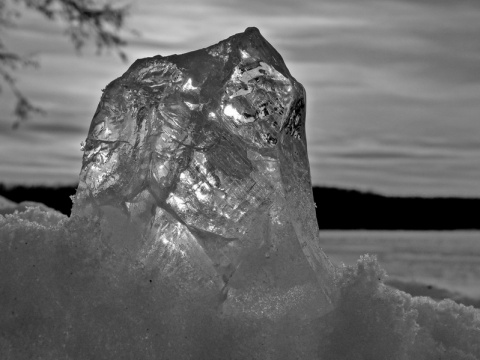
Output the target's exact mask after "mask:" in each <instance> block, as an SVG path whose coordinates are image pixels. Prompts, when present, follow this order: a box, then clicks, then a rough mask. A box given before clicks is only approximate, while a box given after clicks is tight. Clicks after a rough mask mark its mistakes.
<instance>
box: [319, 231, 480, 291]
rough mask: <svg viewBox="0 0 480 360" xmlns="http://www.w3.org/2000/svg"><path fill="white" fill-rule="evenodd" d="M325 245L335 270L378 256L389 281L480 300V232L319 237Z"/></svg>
mask: <svg viewBox="0 0 480 360" xmlns="http://www.w3.org/2000/svg"><path fill="white" fill-rule="evenodd" d="M321 239H322V248H323V249H324V251H325V252H326V253H327V255H328V256H329V257H330V259H331V260H332V261H333V262H335V263H337V264H341V263H345V264H346V265H353V264H354V263H355V262H356V261H357V260H358V258H359V256H360V255H362V254H366V253H369V254H376V255H377V258H378V260H379V262H380V264H381V266H382V267H383V268H384V269H385V270H386V271H387V274H388V275H389V277H390V279H399V280H401V281H403V282H406V283H421V284H425V285H426V286H429V285H430V286H435V287H438V288H444V289H446V290H449V291H454V292H458V293H460V294H461V295H463V296H467V297H470V298H476V299H480V231H367V230H364V231H321Z"/></svg>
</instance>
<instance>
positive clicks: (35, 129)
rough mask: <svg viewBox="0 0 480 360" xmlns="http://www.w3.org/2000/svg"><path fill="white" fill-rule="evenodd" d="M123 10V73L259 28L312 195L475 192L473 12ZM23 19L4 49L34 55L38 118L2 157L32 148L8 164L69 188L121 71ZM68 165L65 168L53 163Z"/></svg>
mask: <svg viewBox="0 0 480 360" xmlns="http://www.w3.org/2000/svg"><path fill="white" fill-rule="evenodd" d="M132 8H133V14H132V17H131V18H130V24H129V26H130V27H131V28H134V29H137V30H139V31H140V33H141V37H136V36H133V35H128V39H129V41H130V44H131V45H130V47H128V48H127V53H128V55H129V57H130V59H131V60H134V59H136V58H138V57H147V56H154V55H157V54H161V55H169V54H172V53H182V52H186V51H191V50H195V49H198V48H202V47H205V46H208V45H211V44H213V43H216V42H218V41H219V40H221V39H224V38H226V37H228V36H230V35H232V34H234V33H237V32H240V31H243V30H244V29H245V28H246V27H248V26H257V27H258V28H259V29H260V30H261V32H262V34H263V35H264V36H265V37H266V38H267V40H268V41H270V42H271V43H272V45H273V46H274V47H275V48H277V49H278V50H279V52H280V53H281V54H282V56H283V57H284V59H285V61H286V63H287V65H288V66H289V68H290V70H291V72H292V74H293V75H294V76H295V77H296V78H297V79H298V80H299V81H300V82H302V83H303V84H304V85H305V86H306V88H307V92H308V111H307V114H308V115H307V117H308V125H307V126H308V128H309V130H308V142H309V148H310V163H311V165H312V176H313V183H314V184H322V183H328V184H329V185H335V184H338V185H342V186H349V187H360V188H371V189H373V190H376V189H377V190H379V191H383V192H387V193H392V194H395V193H402V194H408V193H415V194H418V193H422V192H423V193H429V194H447V195H455V194H461V195H468V194H471V195H477V194H478V193H480V184H477V183H478V175H480V164H479V161H478V160H477V159H479V158H480V150H479V148H480V147H479V146H478V145H479V144H478V139H476V136H475V134H478V132H479V130H480V124H479V122H478V115H479V114H480V104H479V102H478V94H480V61H479V60H480V46H479V45H478V44H479V43H478V34H480V3H479V2H478V1H468V0H459V1H447V0H435V1H434V0H431V1H427V0H418V1H417V0H415V1H413V0H386V1H385V0H355V1H354V0H324V1H321V2H318V1H315V0H302V1H291V0H279V1H275V2H274V3H273V2H271V1H257V0H255V1H254V0H245V1H242V2H233V1H223V0H222V1H220V0H203V1H193V0H188V1H185V2H182V4H181V5H180V4H179V3H178V2H177V1H172V0H166V1H162V2H157V1H153V0H148V1H138V0H137V1H134V2H133V7H132ZM25 20H26V22H25V24H24V25H22V27H20V28H19V30H18V31H16V32H15V31H14V32H13V33H12V34H10V38H9V40H10V41H11V43H12V44H16V45H17V46H18V48H19V49H20V50H21V51H23V52H29V51H36V50H38V51H39V58H40V60H41V62H42V67H41V69H40V70H39V71H38V72H33V71H28V72H27V73H26V76H21V75H20V78H21V84H23V85H24V86H25V87H26V89H27V92H28V94H29V95H31V97H32V98H34V100H36V101H38V102H39V103H40V104H41V105H43V106H44V107H46V108H47V109H48V110H49V115H48V117H47V118H36V119H33V121H32V122H31V123H30V124H27V126H26V127H25V128H24V129H22V130H21V135H14V134H12V133H11V132H9V131H7V132H6V133H5V134H8V136H3V137H1V140H2V143H1V144H0V149H2V150H3V151H7V152H9V151H13V150H12V149H16V151H17V152H18V151H19V150H18V149H19V148H22V149H23V147H25V149H27V142H29V145H28V146H29V149H30V150H24V149H23V150H22V151H20V153H21V154H22V155H18V159H24V160H21V161H20V160H18V163H19V164H23V165H25V167H26V168H27V167H28V166H32V165H31V163H28V164H29V165H28V166H27V163H26V160H25V159H27V158H29V159H30V160H32V159H35V158H37V159H38V163H41V164H44V165H45V164H46V163H50V164H51V168H50V170H48V169H47V168H48V166H46V165H45V166H44V169H45V171H44V172H43V173H42V171H43V170H41V169H40V168H38V167H36V168H35V169H36V170H35V171H37V172H38V175H37V177H36V179H37V181H46V179H51V178H52V174H53V173H54V171H51V169H58V168H59V167H60V168H62V169H67V168H68V169H70V170H65V171H63V172H62V174H64V175H65V174H66V172H68V171H71V174H72V178H74V177H76V174H77V170H76V169H78V168H79V166H80V155H81V154H80V152H79V151H78V143H79V142H80V141H81V140H82V139H83V138H84V137H85V135H86V131H87V129H88V125H89V122H90V120H91V116H92V115H93V113H94V111H95V108H96V105H97V103H98V101H99V98H100V94H101V93H100V90H101V89H102V88H103V87H105V85H106V84H107V83H108V82H110V81H111V80H113V79H114V78H116V77H118V76H120V75H121V74H122V73H123V72H124V71H126V69H127V67H128V66H127V65H126V64H122V63H121V62H120V61H119V60H118V59H117V58H116V57H115V56H114V55H111V56H103V57H98V56H95V55H94V50H93V49H91V48H87V49H85V52H84V55H83V56H81V57H77V56H76V55H75V53H74V51H73V50H72V47H71V46H70V44H68V41H67V40H65V39H63V38H62V36H61V34H60V33H59V29H58V27H56V26H55V25H52V24H48V23H46V22H45V21H43V20H41V19H39V18H38V17H35V16H30V15H27V16H26V17H25ZM5 99H6V98H5V97H4V98H3V99H2V100H4V103H2V109H7V108H8V104H5ZM7 100H8V99H7ZM6 102H7V103H8V101H6ZM5 114H6V112H4V114H3V115H4V117H5ZM4 123H5V122H4ZM56 124H60V125H56ZM1 129H3V128H1ZM19 134H20V133H19ZM359 144H360V145H359ZM362 144H363V145H362ZM65 152H68V153H69V154H71V157H67V159H66V158H64V157H62V155H61V154H60V153H65ZM55 154H58V155H55ZM47 155H48V156H49V161H47V162H46V163H45V161H44V159H43V157H44V156H47ZM12 156H13V157H12ZM14 158H15V156H14V155H9V157H8V159H9V160H8V166H9V167H8V171H7V170H6V166H7V165H5V166H4V164H6V163H7V162H6V161H5V159H6V157H5V155H0V181H2V180H5V179H7V177H8V178H9V179H11V178H14V176H15V175H14V174H15V171H14V161H13V159H14ZM74 159H77V160H74ZM30 160H29V161H30ZM67 161H72V162H75V161H78V164H74V166H73V165H67ZM58 164H61V165H60V166H58ZM26 168H24V169H23V168H22V169H21V170H18V171H19V174H20V173H21V174H24V173H25V172H28V171H27V170H26ZM73 169H75V171H73ZM439 169H442V170H439ZM7 173H8V174H10V175H8V176H7V175H5V174H7ZM64 175H62V176H61V178H62V179H65V176H64ZM19 176H20V175H19ZM22 176H23V175H22ZM19 178H20V177H19ZM429 182H431V183H432V184H436V185H435V186H431V187H429V186H428V184H429ZM465 184H468V186H466V185H465ZM475 184H477V185H475ZM465 189H467V190H465ZM432 191H433V193H432Z"/></svg>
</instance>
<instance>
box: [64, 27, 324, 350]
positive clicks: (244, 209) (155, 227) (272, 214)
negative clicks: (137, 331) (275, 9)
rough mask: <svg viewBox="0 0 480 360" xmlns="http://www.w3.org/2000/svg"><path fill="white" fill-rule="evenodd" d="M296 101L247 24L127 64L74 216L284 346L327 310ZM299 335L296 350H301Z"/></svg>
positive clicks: (94, 139) (110, 94)
mask: <svg viewBox="0 0 480 360" xmlns="http://www.w3.org/2000/svg"><path fill="white" fill-rule="evenodd" d="M305 106H306V98H305V90H304V88H303V86H302V85H301V84H300V83H299V82H298V81H296V80H295V79H294V78H293V77H292V76H291V74H290V72H289V71H288V69H287V67H286V66H285V64H284V62H283V59H282V57H281V56H280V54H279V53H278V52H277V51H276V50H275V49H274V48H273V47H272V46H271V45H270V44H269V43H268V42H267V41H266V40H265V39H264V38H263V37H262V36H261V34H260V32H259V31H258V30H257V29H256V28H248V29H246V31H245V32H244V33H240V34H236V35H234V36H232V37H230V38H228V39H226V40H224V41H221V42H220V43H218V44H216V45H213V46H210V47H208V48H205V49H201V50H197V51H193V52H190V53H186V54H182V55H172V56H168V57H162V56H155V57H152V58H146V59H141V60H137V61H136V62H135V63H134V64H133V65H132V66H131V67H130V69H129V70H128V71H127V72H126V73H125V74H124V75H123V76H121V77H120V78H118V79H116V80H114V81H113V82H112V83H110V84H109V85H108V86H107V87H106V89H105V90H104V93H103V96H102V98H101V100H100V104H99V106H98V109H97V111H96V113H95V115H94V118H93V120H92V123H91V126H90V130H89V133H88V137H87V139H86V142H85V144H84V157H83V166H82V171H81V174H80V185H79V187H78V191H77V195H76V201H75V206H74V209H73V216H86V215H88V216H98V217H99V218H100V219H101V221H102V224H103V229H104V230H103V232H104V233H107V232H109V233H111V235H112V236H111V239H112V240H111V241H112V242H113V243H116V244H117V245H114V246H117V247H118V249H119V251H120V249H128V250H127V251H129V252H130V253H132V254H135V258H136V264H137V265H138V266H143V267H146V268H150V269H159V271H160V272H161V274H160V276H161V277H162V278H163V280H165V279H169V280H170V282H171V284H172V286H173V287H174V288H182V289H183V290H185V291H186V293H191V294H194V293H195V294H209V296H208V299H212V298H213V299H216V300H215V301H213V303H212V302H211V301H210V300H209V301H210V303H209V304H205V305H206V306H207V305H208V306H210V307H215V309H217V310H218V313H219V314H222V316H226V317H229V316H240V317H243V318H245V319H246V318H254V319H257V320H265V319H268V320H271V321H273V324H274V325H272V329H273V330H272V331H271V332H272V334H274V335H272V336H278V335H279V334H280V333H281V334H283V335H282V336H284V337H285V339H287V340H286V341H287V342H288V341H290V340H291V341H292V344H293V343H294V342H295V340H292V339H297V340H298V338H299V336H300V334H299V333H298V327H299V326H300V327H301V326H304V325H305V324H306V323H313V322H314V320H315V319H319V318H320V317H321V316H323V315H324V314H325V313H326V312H328V311H329V310H330V309H331V299H330V297H331V293H332V290H333V289H332V286H333V285H332V282H333V281H332V277H333V271H332V265H331V264H330V262H329V260H328V259H327V257H326V256H325V254H324V253H323V251H322V250H321V248H320V246H319V232H318V227H317V221H316V218H315V211H314V204H313V197H312V192H311V182H310V171H309V163H308V156H307V145H306V138H305ZM160 269H161V270H160ZM210 295H212V296H210ZM199 301H200V300H199ZM286 319H288V321H287V322H285V321H286ZM307 319H308V321H307ZM276 324H278V327H277V325H276ZM304 335H305V334H303V335H302V338H303V340H302V344H300V342H298V343H297V344H296V345H295V346H293V348H296V349H295V350H292V351H294V353H295V354H299V353H302V352H299V350H298V347H299V346H301V347H302V348H305V349H306V350H304V351H305V352H307V353H308V351H310V350H309V349H308V347H305V344H304V343H303V342H304V340H305V338H306V337H305V336H304ZM312 336H313V333H312ZM293 348H292V349H293ZM311 350H312V351H313V349H311ZM310 355H311V354H310ZM310 355H309V356H310ZM287 357H288V356H287ZM307 357H308V356H307ZM277 358H279V357H277Z"/></svg>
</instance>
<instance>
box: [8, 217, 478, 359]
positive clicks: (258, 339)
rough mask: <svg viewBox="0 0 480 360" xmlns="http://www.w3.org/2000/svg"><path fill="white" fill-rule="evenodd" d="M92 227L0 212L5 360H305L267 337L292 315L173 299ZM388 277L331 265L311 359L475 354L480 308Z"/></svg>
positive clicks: (369, 268)
mask: <svg viewBox="0 0 480 360" xmlns="http://www.w3.org/2000/svg"><path fill="white" fill-rule="evenodd" d="M100 229H101V227H100V220H99V219H98V218H86V217H73V218H67V217H65V216H64V215H61V214H59V213H56V212H52V211H45V210H44V209H41V208H28V209H26V210H25V211H23V212H17V213H13V214H10V215H6V216H0V273H1V274H2V276H1V278H0V291H1V294H0V308H1V312H0V353H1V354H2V358H3V359H26V358H32V359H133V358H135V359H244V358H245V357H244V356H243V355H242V354H245V353H246V351H247V350H246V348H245V347H248V348H249V350H251V349H252V348H253V349H258V358H259V359H266V358H271V359H280V358H285V359H292V358H296V357H299V358H302V357H301V354H300V355H299V354H292V353H291V352H289V348H290V346H289V339H284V338H281V337H279V338H278V339H277V341H276V342H273V343H269V344H265V343H264V342H263V341H264V339H266V338H268V337H266V335H267V333H268V331H269V330H268V329H270V328H272V329H273V328H275V327H274V325H276V324H274V323H273V322H275V321H280V322H282V321H285V319H284V318H288V314H286V315H285V317H284V318H280V319H277V320H270V321H271V324H270V323H268V321H267V320H265V319H263V320H262V321H261V323H260V321H259V320H256V319H254V318H251V317H244V316H237V317H225V316H222V314H221V312H218V311H217V310H218V309H217V308H215V307H214V306H209V304H215V303H217V302H216V299H208V298H205V297H203V298H202V296H204V295H202V294H203V293H202V294H200V293H199V296H198V297H197V296H196V295H195V294H187V293H185V294H178V292H181V289H180V290H179V289H178V288H177V287H173V286H172V284H169V283H168V282H166V281H165V279H164V278H163V277H162V271H165V269H163V270H162V269H161V266H160V264H159V265H158V266H150V267H147V266H144V265H142V264H138V263H136V262H135V259H134V258H132V255H131V253H132V252H131V251H129V250H128V244H122V246H118V244H116V245H115V247H114V246H113V245H112V244H113V243H114V242H115V241H118V240H119V239H112V238H111V237H109V236H105V234H103V235H102V233H101V231H100ZM169 271H175V269H170V270H169ZM384 277H385V272H384V271H383V270H382V269H381V268H380V266H379V264H378V263H377V262H376V260H375V258H374V257H370V256H364V257H362V258H360V260H359V261H358V264H357V266H356V267H344V268H339V269H337V276H336V289H337V295H336V299H335V308H334V310H333V311H331V312H330V313H329V314H327V315H326V316H324V317H323V318H321V319H320V320H315V321H316V322H317V323H315V324H309V325H308V328H309V329H311V328H312V326H313V327H315V328H317V329H318V336H317V337H316V339H315V341H317V342H318V354H317V357H316V358H318V359H329V360H330V359H332V360H334V359H355V360H357V359H368V360H374V359H382V360H383V359H415V360H418V359H455V360H458V359H469V360H473V359H480V312H479V311H478V310H475V309H474V308H473V307H465V306H462V305H458V304H456V303H454V302H453V301H449V300H444V301H442V302H439V303H437V302H434V301H433V300H431V299H429V298H424V297H418V298H416V297H413V298H412V297H411V296H409V295H407V294H406V293H403V292H400V291H397V290H393V289H391V288H389V287H387V286H385V285H384V283H383V279H384ZM174 292H175V293H174ZM179 295H181V296H179ZM266 321H267V323H266ZM305 322H306V323H308V322H309V319H305ZM270 325H271V327H270ZM302 330H303V329H299V330H298V334H299V338H298V339H296V340H295V341H297V342H298V341H302ZM268 339H271V337H270V338H268ZM269 341H271V340H269ZM305 341H312V339H311V338H310V337H309V336H308V335H305ZM265 349H267V350H265ZM282 354H284V355H282ZM295 355H298V356H295Z"/></svg>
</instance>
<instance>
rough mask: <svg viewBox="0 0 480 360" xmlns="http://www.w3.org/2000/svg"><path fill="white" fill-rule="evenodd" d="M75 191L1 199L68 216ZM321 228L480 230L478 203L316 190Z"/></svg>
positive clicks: (29, 191) (15, 191)
mask: <svg viewBox="0 0 480 360" xmlns="http://www.w3.org/2000/svg"><path fill="white" fill-rule="evenodd" d="M75 191H76V186H59V187H47V186H15V187H6V186H4V185H1V184H0V196H3V197H5V198H7V199H9V200H11V201H14V202H17V203H20V202H22V201H35V202H40V203H43V204H45V205H47V206H48V207H51V208H54V209H56V210H58V211H60V212H62V213H64V214H66V215H70V211H71V208H72V201H71V199H70V196H71V195H74V194H75ZM313 197H314V200H315V203H316V205H317V209H316V213H317V219H318V225H319V227H320V229H322V230H327V229H331V230H334V229H335V230H340V229H342V230H350V229H352V230H353V229H368V230H374V229H375V230H400V229H405V230H455V229H480V217H479V216H478V214H477V212H476V211H477V209H479V208H480V198H479V199H468V198H453V197H441V198H432V197H394V196H383V195H378V194H374V193H369V192H362V191H357V190H346V189H338V188H331V187H314V188H313Z"/></svg>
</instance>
